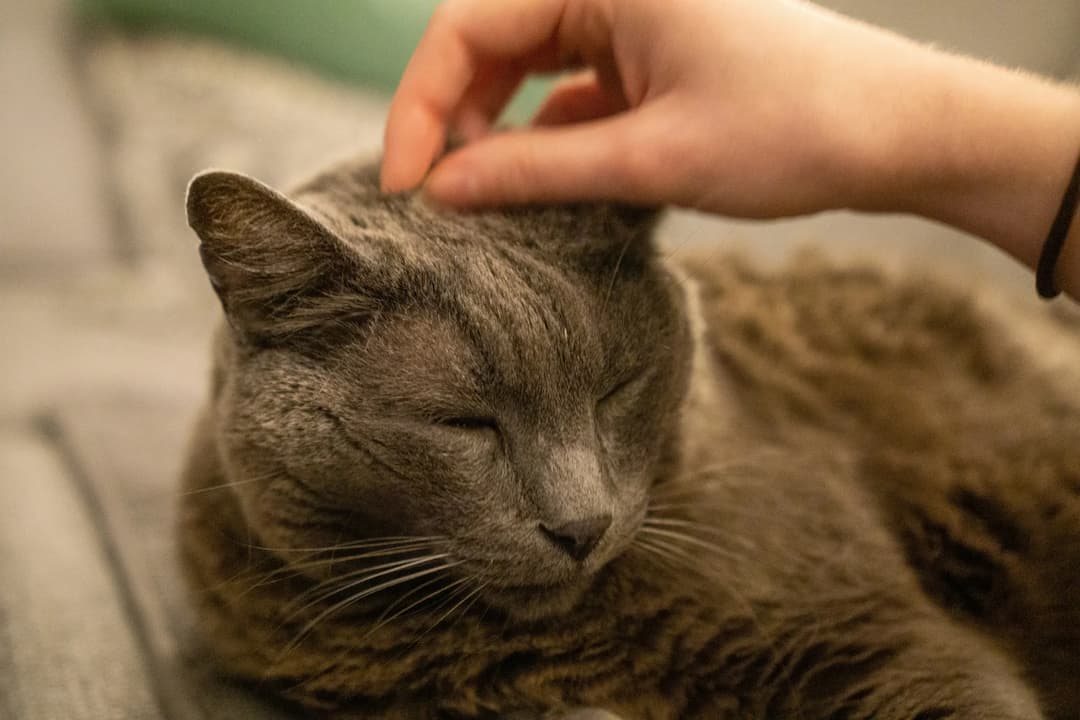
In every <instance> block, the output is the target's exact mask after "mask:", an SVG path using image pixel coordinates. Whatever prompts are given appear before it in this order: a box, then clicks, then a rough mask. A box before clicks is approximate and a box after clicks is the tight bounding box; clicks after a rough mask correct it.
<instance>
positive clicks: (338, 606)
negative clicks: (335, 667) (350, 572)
mask: <svg viewBox="0 0 1080 720" xmlns="http://www.w3.org/2000/svg"><path fill="white" fill-rule="evenodd" d="M461 563H462V561H457V562H450V563H444V564H442V565H438V566H436V567H433V568H425V569H423V570H419V571H417V572H414V573H410V574H408V575H405V576H403V577H395V578H391V579H390V580H387V581H385V582H382V583H379V584H378V585H376V586H374V587H370V588H367V589H366V590H362V591H360V592H358V593H354V594H352V595H349V596H348V597H347V598H345V599H343V600H340V601H338V602H336V603H334V604H333V605H331V606H330V607H328V608H326V609H325V610H323V611H322V612H320V613H319V614H318V615H316V616H315V617H313V618H312V619H311V620H309V621H308V622H307V623H305V624H304V626H303V627H301V628H300V630H299V632H297V634H296V636H295V637H294V638H293V640H292V641H291V642H290V643H289V644H288V645H287V646H285V648H284V649H283V650H282V651H281V653H279V655H278V659H277V660H276V661H275V663H274V664H277V663H279V662H281V660H283V659H284V658H285V655H287V654H288V653H289V652H290V651H291V650H293V649H294V648H296V647H297V646H298V645H299V644H300V643H301V642H302V641H303V639H304V638H305V637H307V635H308V634H309V633H310V632H311V631H312V630H314V629H315V627H316V626H318V624H319V623H321V622H322V621H323V620H325V619H326V618H328V617H330V616H331V615H334V614H335V613H338V612H341V611H342V610H344V609H345V608H346V607H348V606H349V605H352V604H354V603H356V602H359V601H360V600H362V599H364V598H366V597H369V596H371V595H374V594H375V593H378V592H382V591H383V590H388V589H390V588H392V587H396V586H397V585H401V584H402V583H406V582H409V581H411V580H416V579H417V578H421V577H426V576H427V575H431V574H432V573H436V572H445V571H446V570H449V569H450V568H452V567H456V566H457V565H460V564H461ZM398 569H399V570H400V569H404V568H398ZM379 574H380V575H384V574H385V573H379ZM373 577H374V576H373ZM373 577H372V578H366V579H365V580H364V581H360V582H361V583H362V582H366V580H370V579H373ZM356 584H357V583H353V585H356ZM323 599H325V598H320V599H318V600H315V601H313V602H310V603H308V604H307V605H305V606H304V607H302V608H300V609H298V610H296V611H293V612H292V613H290V614H289V616H288V617H286V618H285V619H284V620H283V621H282V623H281V624H282V625H285V624H286V623H288V622H289V620H291V619H292V618H294V617H296V616H297V615H299V614H300V613H302V612H303V611H304V610H307V609H308V608H310V607H312V606H314V605H316V604H318V603H319V602H321V601H322V600H323Z"/></svg>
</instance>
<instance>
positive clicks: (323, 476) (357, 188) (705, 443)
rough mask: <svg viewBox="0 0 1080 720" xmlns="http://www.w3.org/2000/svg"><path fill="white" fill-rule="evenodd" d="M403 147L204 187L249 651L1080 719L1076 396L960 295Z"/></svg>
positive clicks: (343, 665) (203, 438) (542, 713)
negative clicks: (462, 192)
mask: <svg viewBox="0 0 1080 720" xmlns="http://www.w3.org/2000/svg"><path fill="white" fill-rule="evenodd" d="M377 176H378V169H377V164H376V163H373V162H365V161H363V160H347V161H344V162H341V163H339V164H337V165H335V166H332V167H330V168H329V169H327V170H325V171H323V172H322V173H320V174H318V175H316V176H315V177H314V178H313V179H311V180H309V181H307V182H305V183H303V184H301V185H300V186H299V187H297V188H296V189H295V190H294V191H293V192H292V193H291V194H290V196H289V197H286V196H285V195H282V194H279V193H278V192H276V191H274V190H272V189H270V188H268V187H267V186H265V185H263V184H261V183H259V182H257V181H255V180H253V179H250V178H248V177H245V176H242V175H238V174H233V173H227V172H220V171H212V172H208V173H204V174H202V175H199V176H198V177H196V178H195V179H194V180H193V181H192V183H191V186H190V188H189V192H188V198H187V209H188V217H189V221H190V224H191V226H192V228H193V229H194V230H195V232H196V233H197V235H198V237H199V238H200V240H201V243H200V255H201V258H202V262H203V264H204V266H205V268H206V271H207V274H208V275H209V278H210V280H211V284H212V286H213V288H214V290H215V291H216V293H217V296H218V297H219V299H220V302H221V305H222V307H223V311H224V318H225V322H224V323H223V325H222V327H221V328H220V330H219V332H218V334H217V336H216V340H215V343H214V363H213V371H212V377H211V382H210V391H209V398H208V401H207V402H206V404H205V407H204V409H203V411H202V414H201V416H200V419H199V420H198V423H197V425H196V428H195V432H194V436H193V440H192V445H191V450H190V454H189V459H188V462H187V466H186V469H185V472H184V478H183V485H184V488H185V490H186V492H185V493H184V494H183V496H182V497H183V500H182V507H181V518H180V527H179V541H180V551H181V559H182V564H183V567H184V570H185V576H186V579H187V582H188V585H189V587H190V589H191V596H192V602H193V605H194V608H195V610H196V615H197V618H198V625H199V628H200V630H201V635H202V637H203V638H204V642H205V644H206V646H207V648H208V650H209V652H210V653H211V654H212V656H213V658H214V659H215V661H216V662H217V663H218V664H219V666H220V668H221V671H222V672H224V673H226V674H229V675H232V676H235V677H238V678H242V679H247V680H250V681H252V682H254V683H256V684H257V685H258V687H260V688H262V689H264V690H265V689H270V690H273V691H275V692H277V693H279V694H280V695H281V696H283V697H286V698H289V699H291V700H292V701H295V702H296V703H299V704H300V705H301V706H303V707H305V708H308V709H309V710H312V711H315V712H317V713H319V712H321V713H323V714H326V715H329V716H333V717H363V718H391V719H401V720H406V719H408V720H412V719H414V718H415V719H417V720H428V719H430V720H434V719H436V718H496V717H498V718H524V719H529V718H541V717H543V718H555V717H563V716H566V717H570V716H572V715H571V714H572V713H574V712H585V713H586V714H588V713H590V712H591V713H598V714H596V715H589V716H590V717H593V716H595V717H600V716H603V717H612V715H614V716H615V717H619V718H625V719H626V720H636V719H656V720H669V719H675V718H708V719H710V720H716V719H718V718H719V719H726V718H740V719H743V718H763V719H764V718H804V719H806V720H814V719H819V718H820V719H823V720H824V719H825V718H832V719H837V720H839V719H849V720H854V719H855V718H878V719H880V720H899V719H900V718H903V719H905V720H937V719H941V718H954V719H956V720H959V719H962V718H963V719H976V718H978V719H1002V720H1005V719H1009V720H1035V719H1037V718H1076V717H1080V683H1077V682H1076V681H1075V672H1076V671H1077V668H1080V444H1078V443H1077V440H1078V439H1080V397H1077V395H1076V394H1075V393H1072V394H1070V393H1069V392H1068V391H1066V389H1065V388H1064V386H1063V385H1062V384H1061V383H1060V382H1058V381H1057V380H1056V379H1055V378H1052V377H1048V376H1046V375H1045V374H1044V373H1043V372H1041V371H1039V370H1038V369H1036V367H1035V366H1034V365H1033V364H1032V363H1030V362H1029V361H1028V360H1027V354H1026V353H1025V351H1024V350H1023V349H1022V348H1020V347H1018V346H1017V345H1016V344H1015V343H1014V342H1013V341H1011V340H1010V338H1009V337H1008V335H1007V333H1005V332H1004V331H1003V330H1002V329H1001V328H998V327H997V326H995V325H994V323H993V322H992V321H990V320H989V319H988V318H986V317H984V316H983V315H982V314H980V312H978V311H977V309H976V307H975V305H974V303H973V302H972V301H971V299H970V298H968V297H966V296H965V295H964V294H963V293H959V292H956V291H953V290H950V289H949V288H948V287H946V286H944V285H943V284H940V283H934V282H929V281H926V280H923V279H920V278H906V279H905V278H895V277H891V276H889V275H888V274H886V273H884V272H882V271H880V270H875V269H873V268H859V267H854V268H853V267H839V266H831V265H828V264H826V263H824V262H819V261H814V260H806V261H802V262H798V263H794V264H793V265H792V266H791V267H789V268H787V269H785V270H782V271H771V272H764V271H761V270H758V269H755V267H754V266H753V264H752V263H748V262H746V261H744V260H740V259H738V258H737V257H726V258H723V259H722V260H720V261H716V262H705V261H703V260H702V258H700V257H695V256H694V255H693V254H685V253H683V254H680V255H679V256H678V257H664V256H662V255H661V254H660V252H659V251H658V250H657V248H656V247H655V242H654V238H653V234H654V226H655V224H656V219H657V212H656V211H655V210H651V209H646V208H635V207H625V206H620V205H616V204H576V205H574V204H571V205H561V206H553V207H529V208H518V209H509V210H502V211H486V212H479V213H472V214H455V213H452V212H449V211H446V210H442V209H438V208H433V207H430V206H428V205H427V204H425V202H424V200H423V199H422V198H421V197H419V196H418V195H416V194H403V195H384V194H381V193H380V192H379V190H378V180H377ZM605 713H607V714H605ZM580 717H584V716H580Z"/></svg>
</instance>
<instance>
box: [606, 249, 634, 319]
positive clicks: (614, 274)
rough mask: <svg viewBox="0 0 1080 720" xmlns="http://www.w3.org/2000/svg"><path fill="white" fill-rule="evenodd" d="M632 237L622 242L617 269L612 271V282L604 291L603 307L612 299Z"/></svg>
mask: <svg viewBox="0 0 1080 720" xmlns="http://www.w3.org/2000/svg"><path fill="white" fill-rule="evenodd" d="M631 240H632V239H627V240H626V241H625V242H623V244H622V248H620V250H619V257H618V259H617V260H616V261H615V269H614V270H612V271H611V282H609V283H608V287H607V292H606V293H604V303H603V305H601V308H606V307H607V304H608V300H610V299H611V292H612V291H613V290H614V289H615V281H616V280H617V279H618V278H619V270H621V269H622V263H623V258H624V257H626V250H627V248H629V247H630V242H631Z"/></svg>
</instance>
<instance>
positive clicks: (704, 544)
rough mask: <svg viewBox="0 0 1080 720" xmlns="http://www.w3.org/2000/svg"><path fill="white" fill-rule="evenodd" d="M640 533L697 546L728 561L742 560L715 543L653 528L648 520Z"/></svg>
mask: <svg viewBox="0 0 1080 720" xmlns="http://www.w3.org/2000/svg"><path fill="white" fill-rule="evenodd" d="M640 532H642V533H647V534H652V535H658V536H660V537H663V538H668V539H670V540H672V541H674V542H677V543H678V542H682V543H687V544H690V545H695V546H697V547H699V548H702V549H703V550H708V551H709V552H711V553H713V554H715V555H717V556H719V557H723V558H727V559H729V560H741V559H742V558H741V557H740V556H739V555H738V554H737V553H735V552H734V551H732V550H730V549H729V548H725V547H722V546H720V545H717V544H716V543H713V542H709V541H708V540H703V539H701V538H697V537H694V536H693V535H689V534H687V533H683V532H678V531H676V530H669V529H667V528H662V527H654V526H652V525H650V524H649V521H648V520H646V521H645V522H644V523H643V524H642V526H641V530H640Z"/></svg>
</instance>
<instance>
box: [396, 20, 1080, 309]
mask: <svg viewBox="0 0 1080 720" xmlns="http://www.w3.org/2000/svg"><path fill="white" fill-rule="evenodd" d="M556 70H571V71H576V73H575V74H573V75H571V76H570V77H568V78H567V79H566V80H564V81H563V82H561V83H560V84H559V85H557V86H556V88H555V89H554V90H553V91H552V93H551V95H550V96H549V97H548V98H547V100H546V102H545V103H544V105H542V107H541V108H540V110H539V111H538V113H537V115H536V117H535V118H534V119H533V122H532V123H531V124H529V125H528V126H526V127H523V128H518V129H514V130H510V131H506V132H497V133H495V132H491V131H490V130H491V126H492V123H493V122H494V120H495V118H497V117H498V115H499V113H500V111H501V110H502V109H503V107H504V106H505V104H506V102H507V101H508V100H509V99H510V97H511V95H512V94H513V92H514V90H515V89H516V88H517V86H518V84H519V83H520V81H521V79H522V78H523V77H524V76H526V75H527V74H529V73H533V72H551V71H556ZM451 136H457V137H461V138H464V139H465V140H466V141H467V142H466V144H465V145H464V146H463V147H461V148H460V149H458V150H456V151H455V152H452V153H450V154H448V155H446V156H445V157H442V158H441V159H440V155H441V153H442V149H443V147H444V144H445V142H446V139H447V138H448V137H451ZM1078 153H1080V92H1078V91H1077V89H1076V88H1073V87H1068V86H1065V85H1060V84H1055V83H1052V82H1050V81H1048V80H1045V79H1041V78H1037V77H1034V76H1031V75H1025V74H1022V73H1018V72H1014V71H1010V70H1006V69H1004V68H1000V67H995V66H993V65H990V64H987V63H984V62H980V61H977V60H974V59H971V58H966V57H960V56H956V55H951V54H947V53H943V52H939V51H936V50H933V49H931V48H928V47H925V46H922V45H919V44H917V43H915V42H912V41H909V40H907V39H905V38H902V37H900V36H898V35H895V34H892V33H889V32H887V31H884V30H881V29H879V28H875V27H872V26H870V25H866V24H863V23H860V22H857V21H854V20H851V19H848V18H846V17H843V16H841V15H838V14H835V13H832V12H829V11H827V10H824V9H822V8H819V7H817V6H815V5H813V4H811V3H809V2H803V1H802V0H678V1H677V2H673V1H672V0H447V2H445V3H444V4H443V5H441V6H440V7H439V8H438V10H437V11H436V13H435V15H434V16H433V17H432V20H431V23H430V24H429V26H428V28H427V31H426V32H425V34H424V37H423V39H422V40H421V42H420V44H419V46H418V47H417V48H416V51H415V53H414V55H413V57H412V60H411V61H410V63H409V66H408V68H407V69H406V71H405V74H404V75H403V77H402V79H401V83H400V85H399V87H398V90H397V93H396V95H395V97H394V100H393V103H392V105H391V108H390V114H389V117H388V120H387V126H386V134H385V154H384V160H383V167H382V186H383V189H384V190H385V191H388V192H398V191H404V190H408V189H412V188H415V187H417V186H421V185H422V187H423V189H424V192H425V193H426V194H427V195H428V196H429V197H430V198H431V199H432V200H434V201H436V202H439V203H442V204H445V205H449V206H454V207H462V208H468V207H477V206H489V205H501V204H513V203H531V202H549V201H562V200H587V199H607V200H622V201H629V202H637V203H643V204H653V205H660V204H671V205H677V206H681V207H689V208H696V209H699V210H703V211H706V212H711V213H718V214H723V215H729V216H734V217H745V218H778V217H790V216H796V215H804V214H810V213H815V212H820V211H823V210H830V209H839V208H848V209H854V210H859V211H867V212H906V213H912V214H916V215H921V216H923V217H927V218H930V219H933V220H938V221H940V222H944V223H947V224H949V225H953V226H955V227H957V228H960V229H962V230H965V231H968V232H970V233H972V234H974V235H976V236H978V237H981V238H984V239H985V240H987V241H989V242H991V243H993V244H994V245H996V246H998V247H999V248H1001V249H1002V250H1004V251H1005V252H1007V253H1009V254H1011V255H1012V256H1013V257H1015V258H1016V259H1017V260H1019V261H1020V262H1022V263H1024V264H1025V265H1027V266H1028V267H1031V268H1034V267H1035V265H1036V263H1037V261H1038V256H1039V252H1040V250H1041V248H1042V244H1043V241H1044V240H1045V238H1046V235H1047V232H1048V230H1049V228H1050V225H1051V222H1052V220H1053V218H1054V216H1055V214H1056V212H1057V210H1058V207H1059V206H1060V204H1061V199H1062V194H1063V193H1064V190H1065V187H1066V184H1067V182H1068V179H1069V177H1070V175H1071V173H1072V170H1073V167H1074V165H1075V164H1076V162H1077V156H1078ZM1056 283H1057V287H1059V288H1060V289H1061V290H1062V291H1063V292H1064V293H1065V294H1067V295H1071V296H1072V297H1073V298H1080V219H1076V220H1075V221H1074V222H1073V227H1072V229H1071V231H1070V233H1069V237H1068V238H1067V240H1066V243H1065V249H1064V252H1063V253H1062V256H1061V258H1060V260H1059V262H1058V265H1057V272H1056Z"/></svg>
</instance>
